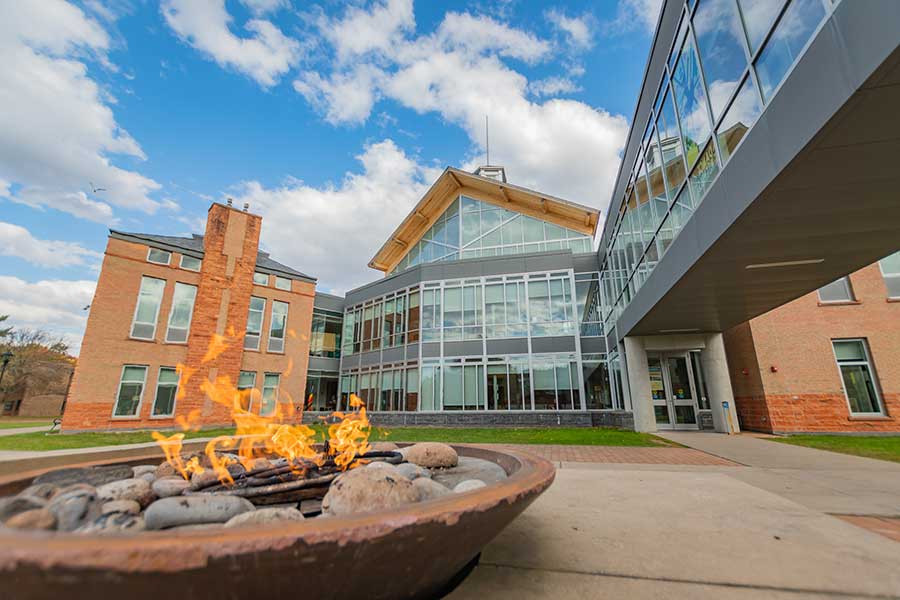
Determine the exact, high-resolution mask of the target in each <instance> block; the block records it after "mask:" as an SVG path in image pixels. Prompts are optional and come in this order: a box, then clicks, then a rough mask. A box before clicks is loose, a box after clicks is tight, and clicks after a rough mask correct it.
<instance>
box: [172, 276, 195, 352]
mask: <svg viewBox="0 0 900 600" xmlns="http://www.w3.org/2000/svg"><path fill="white" fill-rule="evenodd" d="M196 298H197V286H195V285H188V284H186V283H176V284H175V292H174V293H173V294H172V308H171V309H170V310H169V326H168V328H167V329H166V341H167V342H172V343H176V344H183V343H185V342H187V339H188V332H189V331H190V329H191V317H192V315H193V314H194V300H195V299H196Z"/></svg>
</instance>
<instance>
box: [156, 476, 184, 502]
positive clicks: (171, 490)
mask: <svg viewBox="0 0 900 600" xmlns="http://www.w3.org/2000/svg"><path fill="white" fill-rule="evenodd" d="M190 487H191V482H190V481H188V480H187V479H185V478H184V477H181V476H180V475H174V476H170V477H160V478H159V479H157V480H156V481H154V482H153V483H152V484H151V485H150V489H152V490H153V493H154V494H156V495H157V496H159V497H160V498H168V497H169V496H180V495H181V493H182V492H183V491H184V490H186V489H189V488H190Z"/></svg>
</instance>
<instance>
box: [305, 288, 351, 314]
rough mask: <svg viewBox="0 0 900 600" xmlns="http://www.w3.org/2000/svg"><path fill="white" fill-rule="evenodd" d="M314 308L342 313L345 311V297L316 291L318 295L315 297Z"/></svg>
mask: <svg viewBox="0 0 900 600" xmlns="http://www.w3.org/2000/svg"><path fill="white" fill-rule="evenodd" d="M313 308H322V309H324V310H332V311H334V312H340V313H342V312H344V299H343V298H341V297H340V296H333V295H331V294H325V293H323V292H316V296H315V298H313Z"/></svg>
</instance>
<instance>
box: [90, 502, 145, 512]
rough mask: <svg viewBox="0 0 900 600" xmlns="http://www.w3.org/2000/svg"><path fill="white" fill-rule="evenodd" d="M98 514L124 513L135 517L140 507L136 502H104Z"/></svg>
mask: <svg viewBox="0 0 900 600" xmlns="http://www.w3.org/2000/svg"><path fill="white" fill-rule="evenodd" d="M100 512H101V513H102V514H104V515H108V514H110V513H126V514H129V515H136V514H138V513H139V512H141V505H140V503H138V502H137V500H113V501H112V502H106V503H104V504H103V506H102V507H100Z"/></svg>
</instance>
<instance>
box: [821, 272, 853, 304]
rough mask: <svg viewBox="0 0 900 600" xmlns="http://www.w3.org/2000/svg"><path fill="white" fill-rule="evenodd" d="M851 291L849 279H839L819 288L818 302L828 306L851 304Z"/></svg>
mask: <svg viewBox="0 0 900 600" xmlns="http://www.w3.org/2000/svg"><path fill="white" fill-rule="evenodd" d="M853 300H854V298H853V289H852V288H851V287H850V278H849V277H841V278H840V279H838V280H837V281H832V282H831V283H829V284H828V285H823V286H822V287H820V288H819V302H821V303H823V304H829V303H832V302H853Z"/></svg>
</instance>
